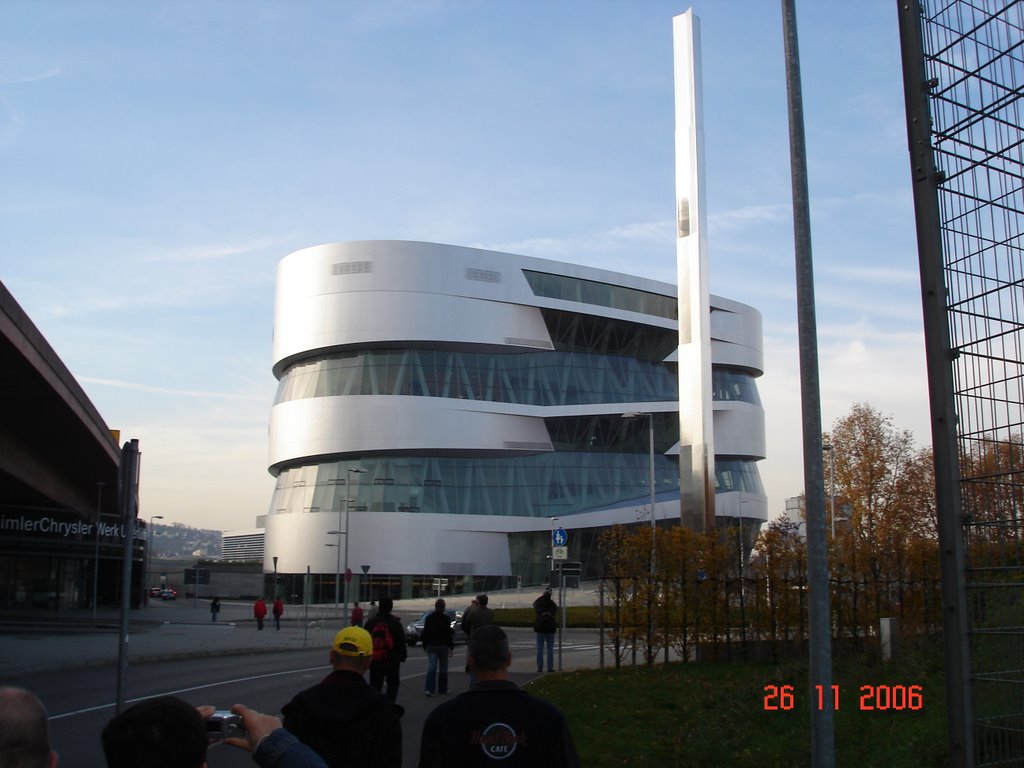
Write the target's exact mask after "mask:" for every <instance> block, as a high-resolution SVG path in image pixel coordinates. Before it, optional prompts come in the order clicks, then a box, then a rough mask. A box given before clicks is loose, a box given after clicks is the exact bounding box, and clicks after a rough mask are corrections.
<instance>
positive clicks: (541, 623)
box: [537, 611, 558, 634]
mask: <svg viewBox="0 0 1024 768" xmlns="http://www.w3.org/2000/svg"><path fill="white" fill-rule="evenodd" d="M556 629H558V623H557V622H556V621H555V617H554V614H551V613H549V612H548V611H544V613H542V614H540V615H539V616H537V631H538V632H543V633H545V634H546V633H550V632H554V631H555V630H556Z"/></svg>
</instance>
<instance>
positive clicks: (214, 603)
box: [210, 597, 220, 621]
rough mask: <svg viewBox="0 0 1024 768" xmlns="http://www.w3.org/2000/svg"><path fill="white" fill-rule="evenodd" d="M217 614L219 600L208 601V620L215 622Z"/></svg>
mask: <svg viewBox="0 0 1024 768" xmlns="http://www.w3.org/2000/svg"><path fill="white" fill-rule="evenodd" d="M218 613H220V598H219V597H215V598H213V600H211V601H210V620H211V621H216V620H217V614H218Z"/></svg>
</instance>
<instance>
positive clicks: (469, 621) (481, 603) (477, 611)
mask: <svg viewBox="0 0 1024 768" xmlns="http://www.w3.org/2000/svg"><path fill="white" fill-rule="evenodd" d="M493 623H494V610H493V609H491V608H488V607H487V595H477V596H476V600H474V601H472V602H471V603H470V604H469V608H468V609H467V610H466V612H465V613H463V614H462V631H463V632H465V633H466V646H467V648H468V647H469V638H471V637H472V636H473V633H474V632H476V631H477V630H478V629H480V628H481V627H486V626H488V625H489V624H493ZM466 672H468V673H469V684H470V685H473V683H475V682H476V677H475V674H476V673H475V672H474V671H473V665H472V664H470V663H469V656H468V655H467V657H466Z"/></svg>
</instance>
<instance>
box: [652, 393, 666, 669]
mask: <svg viewBox="0 0 1024 768" xmlns="http://www.w3.org/2000/svg"><path fill="white" fill-rule="evenodd" d="M647 427H648V429H647V434H648V437H649V440H648V445H649V448H650V455H649V457H648V458H649V462H648V466H649V469H650V476H649V477H648V484H649V485H650V489H651V586H650V589H649V590H648V592H647V594H648V600H647V642H648V645H649V647H648V649H647V658H648V661H647V663H648V664H653V663H654V658H655V656H656V655H657V654H655V652H654V591H655V587H656V583H655V572H656V571H657V563H656V558H657V554H658V549H657V533H658V526H657V525H656V523H655V519H654V490H655V488H654V414H653V413H648V414H647ZM666 650H667V647H666Z"/></svg>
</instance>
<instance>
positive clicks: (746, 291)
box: [0, 0, 928, 530]
mask: <svg viewBox="0 0 1024 768" xmlns="http://www.w3.org/2000/svg"><path fill="white" fill-rule="evenodd" d="M780 5H781V4H780V2H778V1H777V0H693V3H692V6H691V5H688V4H687V3H686V2H667V1H666V0H642V1H637V2H626V1H625V0H560V1H559V2H553V1H552V0H516V2H495V1H494V0H375V1H374V2H358V3H357V2H347V1H346V2H339V1H338V0H307V1H306V2H301V3H296V2H293V0H245V1H244V2H243V1H242V0H221V1H219V2H211V1H210V0H202V2H198V1H196V2H189V1H188V0H177V1H175V2H171V1H170V0H162V1H155V2H148V3H139V2H135V1H134V0H132V1H130V2H109V1H104V0H92V1H91V2H89V3H82V2H78V0H67V1H64V2H61V1H59V0H51V1H50V2H46V3H39V2H35V1H34V0H4V1H3V2H2V3H0V281H3V283H4V284H5V285H6V286H7V287H8V289H9V290H10V291H11V292H12V293H13V294H14V296H15V298H16V300H17V301H18V302H19V303H20V304H21V305H22V307H23V308H24V309H25V310H26V312H28V314H29V316H30V317H31V318H32V320H33V321H34V322H35V324H36V325H37V326H38V327H39V329H40V330H41V331H42V333H43V334H44V335H45V337H46V338H47V340H48V341H49V342H50V344H51V345H52V346H53V347H54V349H55V350H56V351H57V353H58V355H59V356H60V357H61V358H62V359H63V360H64V362H65V364H66V365H67V366H68V368H69V369H70V371H71V372H72V373H73V374H74V375H75V377H76V378H77V380H78V381H79V382H80V383H81V384H82V386H83V388H84V389H85V391H86V393H87V394H88V395H89V397H90V398H91V399H92V401H93V402H94V403H95V404H96V406H97V408H98V409H99V411H100V413H101V414H102V415H103V416H104V418H105V419H106V421H107V423H108V424H109V425H110V426H111V427H112V428H116V429H120V430H121V438H122V441H124V440H128V439H131V438H138V439H139V442H140V449H141V451H142V485H141V490H140V505H141V506H140V516H142V517H146V518H148V517H151V516H153V515H163V516H164V520H163V523H165V524H168V523H182V524H186V525H191V526H196V527H201V528H213V529H222V530H230V529H240V528H250V527H252V526H253V525H254V524H255V519H256V516H257V515H260V514H264V513H265V512H266V511H267V508H268V505H269V502H270V496H271V491H272V487H273V480H272V478H271V477H270V475H269V474H268V473H267V448H268V445H267V425H268V420H269V413H270V407H271V404H272V401H273V397H274V392H275V388H276V381H275V379H274V377H273V374H272V373H271V362H272V361H271V336H272V321H273V300H274V278H275V269H276V265H277V262H278V261H279V260H280V259H282V258H283V257H284V256H286V255H287V254H288V253H291V252H292V251H295V250H298V249H300V248H304V247H308V246H311V245H317V244H320V243H326V242H335V241H345V240H362V239H389V240H392V239H394V240H425V241H433V242H442V243H449V244H454V245H463V246H471V247H479V248H487V249H494V250H501V251H508V252H513V253H519V254H525V255H528V256H535V257H540V258H550V259H556V260H563V261H568V262H574V263H580V264H588V265H591V266H596V267H600V268H604V269H611V270H615V271H619V272H626V273H630V274H636V275H640V276H643V277H649V278H654V279H658V280H663V281H666V282H675V239H674V228H673V217H674V208H675V202H674V201H675V192H674V178H673V173H674V143H673V142H674V139H673V132H674V125H673V120H674V118H673V82H672V77H673V60H672V55H673V54H672V17H673V16H675V15H677V14H679V13H682V12H684V11H686V10H687V9H688V8H690V7H692V8H693V10H694V12H695V13H696V14H697V16H698V17H699V18H700V29H701V45H702V54H703V57H702V75H703V99H704V134H705V147H704V155H705V174H706V191H707V199H706V210H707V212H708V246H709V258H710V262H709V265H710V266H709V270H710V279H711V290H712V293H714V294H716V295H719V296H724V297H726V298H730V299H734V300H737V301H741V302H745V303H747V304H751V305H753V306H754V307H756V308H757V309H759V310H760V311H761V312H762V313H763V318H764V350H765V374H764V376H763V377H762V378H761V379H759V382H758V384H759V387H760V391H761V396H762V399H763V401H764V406H765V412H766V427H767V441H768V442H767V452H768V458H767V459H766V460H765V461H763V462H761V464H760V470H761V474H762V477H763V480H764V483H765V487H766V491H767V493H768V497H769V512H770V515H771V516H776V515H778V514H780V513H781V512H782V510H783V506H784V500H785V498H786V497H789V496H795V495H797V494H799V493H800V492H801V491H802V490H803V466H802V461H803V460H802V448H801V445H800V429H801V427H800V424H801V415H800V392H799V371H798V365H799V361H798V357H797V328H796V322H797V314H796V295H795V294H796V290H795V268H794V255H793V230H792V206H791V194H792V193H791V185H790V175H789V174H790V171H789V168H790V166H789V162H790V161H789V141H788V123H787V109H786V84H785V59H784V53H783V43H782V21H781V10H780ZM796 6H797V21H798V29H799V41H800V61H801V67H802V73H803V80H802V83H803V98H804V109H805V130H806V137H807V162H808V167H809V188H810V208H811V238H812V249H813V258H814V275H815V296H816V304H817V321H818V343H819V356H820V372H821V412H822V422H823V425H824V428H825V429H826V430H827V429H828V428H829V426H830V425H831V424H832V423H833V422H834V421H835V420H836V419H837V418H840V417H841V416H843V415H845V414H846V413H847V412H848V411H849V409H850V407H851V406H852V405H853V404H854V403H858V402H867V403H870V404H872V405H873V406H874V407H876V408H877V409H879V410H880V411H881V412H882V413H883V414H885V415H888V416H891V417H892V419H893V422H894V424H895V425H896V426H898V427H900V428H904V429H908V430H910V431H911V432H912V433H913V434H914V437H915V439H916V441H917V442H918V443H919V444H922V445H923V444H925V442H926V441H927V440H928V413H927V391H926V383H925V375H924V352H923V334H922V327H921V310H920V289H919V283H918V278H917V255H916V242H915V238H914V221H913V207H912V199H911V191H910V172H909V163H908V155H907V150H906V146H907V142H906V128H905V121H904V113H903V96H902V84H901V83H902V80H901V78H902V75H901V70H900V56H899V42H898V29H897V15H896V4H895V3H893V2H892V1H891V0H861V2H857V3H839V2H821V1H820V0H797V3H796Z"/></svg>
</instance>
